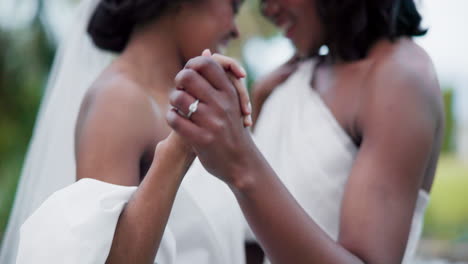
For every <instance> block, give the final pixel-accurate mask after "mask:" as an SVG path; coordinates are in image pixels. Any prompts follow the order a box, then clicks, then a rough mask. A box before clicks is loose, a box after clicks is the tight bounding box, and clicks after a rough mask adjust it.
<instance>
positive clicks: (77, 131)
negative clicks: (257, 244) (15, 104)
mask: <svg viewBox="0 0 468 264" xmlns="http://www.w3.org/2000/svg"><path fill="white" fill-rule="evenodd" d="M240 4H241V1H239V0H200V1H186V0H180V1H174V0H172V1H169V0H129V1H123V0H122V1H116V0H100V1H98V0H85V1H83V3H82V7H81V10H80V11H79V13H78V18H77V21H75V22H76V23H77V24H75V25H74V28H73V29H72V30H71V31H70V34H69V36H70V38H69V39H67V40H66V41H67V42H66V43H65V45H64V48H61V50H60V52H59V55H58V59H57V62H56V64H55V70H54V72H55V74H54V75H53V77H52V78H51V83H50V84H49V88H48V90H47V94H46V96H45V99H44V103H43V105H42V110H41V114H40V115H39V118H38V124H37V127H36V131H35V135H34V139H33V141H32V144H31V147H30V151H29V154H28V157H27V161H26V164H25V168H24V172H23V176H22V179H21V183H20V187H19V191H18V195H17V198H16V202H15V206H14V211H13V214H12V217H11V220H10V223H9V227H8V230H7V234H6V236H5V239H4V243H3V248H2V253H1V258H0V262H1V263H5V264H9V263H14V262H15V260H16V259H17V262H18V263H33V262H34V263H104V262H106V261H107V263H153V261H155V256H157V257H156V261H157V262H158V263H213V264H215V263H233V264H237V263H243V262H244V258H245V254H244V246H243V241H244V238H243V232H242V226H241V223H242V222H241V218H240V217H241V214H240V211H239V210H238V208H237V205H236V204H235V202H234V199H233V197H232V195H231V194H230V193H229V192H228V189H227V187H225V186H224V185H222V184H221V183H220V182H219V181H213V180H211V179H208V180H203V183H202V184H201V185H197V184H199V182H197V183H194V184H185V185H186V186H187V188H184V186H183V187H181V190H180V191H179V194H178V196H177V199H176V198H175V197H176V192H177V190H178V189H179V186H180V185H181V182H182V179H183V175H184V174H185V172H186V170H187V168H188V166H189V165H190V164H191V162H192V160H193V158H194V154H193V153H192V151H191V149H190V148H188V147H187V146H186V145H185V144H184V143H183V142H182V141H181V140H180V139H179V138H178V137H177V136H175V135H172V136H171V137H169V139H168V140H167V141H166V143H165V144H160V145H159V147H158V149H157V150H156V152H155V148H156V145H157V144H158V142H161V141H162V140H163V139H165V138H166V137H167V136H168V135H169V133H170V131H171V129H170V127H169V126H168V124H167V123H166V120H165V113H166V112H167V110H168V108H170V105H169V93H170V92H171V91H172V90H173V89H174V87H175V83H174V77H175V76H176V74H177V72H179V71H180V70H181V69H182V68H183V65H184V64H185V62H186V61H187V60H188V59H189V58H192V57H195V56H197V55H199V54H201V52H202V51H203V50H204V49H206V48H210V49H211V50H218V49H219V48H220V47H221V46H224V45H226V44H227V43H228V42H229V40H230V39H232V38H235V37H237V35H238V32H237V28H236V25H235V22H234V17H235V14H236V12H237V10H238V8H239V5H240ZM86 32H88V33H89V36H90V37H91V40H92V41H93V42H94V44H95V45H96V46H97V47H99V48H100V49H101V50H105V51H107V52H103V51H99V50H97V49H96V48H94V47H93V45H92V44H91V40H90V39H89V38H88V37H87V36H86ZM109 51H110V52H112V53H113V54H117V56H113V55H112V54H110V53H109ZM213 57H214V59H216V60H217V61H218V62H220V63H221V64H222V65H223V67H225V69H226V70H229V72H230V74H232V76H236V77H237V78H240V77H243V76H244V75H245V73H243V72H242V69H241V68H239V67H238V66H237V65H236V64H235V63H234V62H233V61H231V60H229V59H226V58H223V57H221V56H219V55H216V56H213ZM218 70H220V71H222V73H223V74H224V72H225V71H224V69H223V68H219V69H218ZM231 80H233V81H234V82H236V80H235V78H232V79H231ZM90 86H91V88H89V87H90ZM236 87H237V88H242V87H241V86H236ZM88 88H89V89H88ZM239 92H240V93H242V94H243V95H244V96H243V97H242V98H244V100H243V101H242V105H243V107H244V109H245V115H246V117H245V124H246V125H249V124H250V123H251V121H250V120H249V117H248V113H249V111H250V110H249V109H248V97H247V94H246V91H245V90H242V91H239ZM80 105H81V110H79V109H80ZM188 110H189V109H184V111H182V112H184V113H185V114H189V112H188ZM76 120H78V121H76ZM75 124H76V126H75ZM155 157H156V158H157V159H156V158H155ZM75 160H76V164H75ZM154 161H155V162H154ZM193 171H194V172H193V173H192V174H195V175H196V174H198V173H199V171H197V168H196V166H195V168H193ZM80 179H83V180H80ZM75 180H80V181H79V182H78V183H76V184H73V185H72V186H70V187H67V188H65V189H62V190H61V191H59V192H57V193H55V194H53V195H52V196H51V197H50V198H49V199H48V200H47V202H46V203H44V204H43V205H42V206H41V207H40V208H39V210H37V211H35V210H36V209H37V208H38V207H39V205H41V204H42V203H43V201H44V200H46V198H48V197H49V196H50V195H51V194H52V193H54V192H55V191H57V190H59V189H61V188H64V187H66V186H68V185H70V184H72V183H73V182H74V181H75ZM135 186H139V187H138V188H137V187H135ZM197 192H201V193H202V194H210V195H213V196H216V197H217V199H216V200H208V201H203V200H201V199H203V197H202V194H200V195H196V193H197ZM174 199H176V201H175V203H174V210H173V212H172V215H171V216H170V220H169V223H168V225H167V228H166V222H167V221H168V218H169V213H170V211H171V208H172V205H173V201H174ZM127 202H128V203H127ZM124 206H125V209H123V208H124ZM122 210H123V213H122V214H121V212H122ZM34 211H35V213H34V214H33V215H32V216H31V217H30V215H31V213H32V212H34ZM28 217H30V218H29V220H28V221H27V224H25V225H23V228H22V229H21V230H22V231H21V234H22V237H23V238H22V239H21V243H19V251H18V252H19V253H18V258H16V255H17V247H18V237H19V229H20V226H21V225H22V224H23V222H24V221H25V220H26V218H28Z"/></svg>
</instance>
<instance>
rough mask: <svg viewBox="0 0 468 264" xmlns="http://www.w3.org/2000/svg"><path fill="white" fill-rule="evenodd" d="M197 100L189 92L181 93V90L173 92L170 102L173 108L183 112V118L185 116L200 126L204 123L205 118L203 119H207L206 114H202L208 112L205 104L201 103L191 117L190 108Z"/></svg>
mask: <svg viewBox="0 0 468 264" xmlns="http://www.w3.org/2000/svg"><path fill="white" fill-rule="evenodd" d="M196 100H197V99H196V98H194V97H193V96H191V95H190V94H188V93H187V92H185V91H181V90H176V91H174V92H172V93H171V95H170V97H169V102H170V104H171V106H173V107H174V108H176V109H177V110H178V111H179V112H181V113H182V114H181V115H182V116H184V117H185V118H187V119H190V120H192V122H193V123H195V124H197V125H199V124H202V123H203V122H204V119H205V118H203V117H205V116H206V114H202V113H207V111H206V108H207V106H206V105H205V104H204V103H202V102H199V103H198V105H197V109H196V111H195V112H192V113H191V114H190V117H189V116H188V115H189V113H190V106H191V105H192V104H193V103H195V102H196Z"/></svg>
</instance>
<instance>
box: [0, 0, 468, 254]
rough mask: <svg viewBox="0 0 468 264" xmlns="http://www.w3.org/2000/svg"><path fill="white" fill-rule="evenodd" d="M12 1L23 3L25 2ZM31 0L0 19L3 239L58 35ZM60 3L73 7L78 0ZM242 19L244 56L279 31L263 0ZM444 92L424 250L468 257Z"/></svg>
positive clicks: (454, 129) (465, 210) (460, 166)
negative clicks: (262, 8) (251, 44)
mask: <svg viewBox="0 0 468 264" xmlns="http://www.w3.org/2000/svg"><path fill="white" fill-rule="evenodd" d="M2 1H6V0H2ZM11 2H12V3H16V4H17V5H18V6H20V5H21V4H23V5H24V4H25V2H26V1H24V0H20V1H13V0H11ZM28 2H29V5H30V6H31V5H32V6H33V8H30V9H29V11H28V12H26V13H28V14H29V15H28V16H27V19H23V20H24V21H23V22H21V23H18V24H15V23H5V22H2V23H0V238H1V237H2V233H3V230H4V228H5V226H6V223H7V220H8V215H9V212H10V209H11V206H12V202H13V198H14V194H15V189H16V185H17V182H18V177H19V175H20V172H21V166H22V162H23V158H24V155H25V152H26V150H27V146H28V142H29V139H30V137H31V134H32V129H33V126H34V122H35V117H36V113H37V110H38V107H39V104H40V100H41V96H42V94H43V89H44V86H45V84H46V81H47V76H48V72H49V70H50V67H51V63H52V61H53V56H54V52H55V50H56V47H57V42H58V40H57V39H59V38H58V37H57V36H56V35H54V33H53V32H54V29H53V27H52V25H53V21H54V19H51V18H50V14H49V13H50V12H49V10H48V8H50V6H51V5H50V4H49V5H45V2H46V1H42V0H32V1H28ZM61 2H67V5H68V6H70V7H73V6H74V5H75V4H76V3H77V2H79V1H73V0H69V1H67V0H62V1H61ZM62 4H63V3H62ZM11 5H14V4H11ZM1 7H2V5H0V8H1ZM18 8H19V7H18ZM12 10H16V9H12ZM18 10H19V9H18ZM18 12H19V11H18ZM23 13H24V12H23ZM3 16H5V15H3ZM25 16H26V15H25ZM13 17H14V13H13V15H12V17H11V19H13ZM238 20H239V26H240V29H241V32H242V37H241V38H240V39H239V40H237V41H235V43H233V45H231V47H230V49H229V51H228V53H229V54H230V55H233V56H235V57H237V58H239V59H240V60H242V58H243V56H245V54H244V52H243V48H244V44H245V43H246V42H247V41H248V40H249V39H251V38H253V37H257V38H258V37H259V36H260V37H262V38H265V39H269V38H271V37H274V36H277V34H278V32H276V31H275V30H274V28H273V27H272V26H271V25H270V24H269V23H268V22H266V21H265V20H263V19H262V18H261V16H260V15H259V14H258V1H246V4H244V6H243V8H242V10H241V12H240V15H239V18H238ZM2 21H6V20H5V19H3V20H2ZM51 21H52V22H51ZM248 66H249V65H247V68H249V67H248ZM253 79H255V76H254V78H252V79H251V81H253ZM442 85H444V83H442ZM443 91H444V100H445V110H446V120H447V129H446V134H445V139H444V145H443V154H442V156H441V159H440V163H439V168H438V171H437V177H436V180H435V183H434V187H433V190H432V193H431V201H430V205H429V208H428V210H427V214H426V219H425V227H424V240H423V241H422V243H421V250H420V254H421V255H423V257H431V258H432V257H437V258H446V259H451V260H468V247H467V246H466V245H468V201H467V197H468V195H467V194H466V193H467V192H468V164H467V163H466V162H463V161H462V159H460V158H459V157H458V156H457V155H456V153H455V150H456V149H457V148H456V147H457V137H456V135H457V133H463V132H460V131H459V130H458V127H459V126H458V124H457V119H456V114H455V113H454V109H455V108H454V102H455V99H456V96H457V94H456V93H455V92H454V91H455V89H454V87H451V86H444V89H443ZM460 248H461V249H460Z"/></svg>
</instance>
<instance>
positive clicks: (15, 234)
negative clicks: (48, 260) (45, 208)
mask: <svg viewBox="0 0 468 264" xmlns="http://www.w3.org/2000/svg"><path fill="white" fill-rule="evenodd" d="M98 3H99V0H82V1H81V3H80V6H79V7H78V9H77V12H76V17H75V19H74V21H73V24H72V26H71V28H70V30H69V31H68V35H67V36H66V37H65V39H64V42H63V43H62V44H61V45H60V48H59V50H58V53H57V55H56V58H55V61H54V65H53V68H52V71H51V74H50V77H49V82H48V84H47V87H46V89H45V94H44V97H43V101H42V104H41V107H40V110H39V114H38V116H37V120H36V126H35V129H34V131H33V136H32V139H31V141H30V145H29V149H28V152H27V154H26V158H25V161H24V165H23V170H22V173H21V177H20V180H19V184H18V189H17V192H16V198H15V202H14V205H13V209H12V212H11V216H10V219H9V223H8V226H7V229H6V232H5V236H4V238H3V242H2V247H1V251H0V263H3V264H10V263H15V260H16V254H17V247H18V239H19V229H20V227H21V225H22V224H23V222H24V221H25V220H26V219H27V218H28V217H29V216H30V214H31V213H32V212H33V211H35V210H36V209H37V208H38V207H39V205H40V204H41V203H42V202H43V201H44V200H45V199H46V198H47V197H48V196H50V195H51V194H52V193H53V192H55V191H57V190H59V189H61V188H63V187H65V186H68V185H70V184H72V183H73V182H74V181H75V157H74V129H75V122H76V119H77V116H78V112H79V108H80V104H81V100H82V98H83V96H84V94H85V93H86V90H87V88H88V87H90V85H91V84H92V82H93V81H94V80H95V79H96V78H97V77H98V75H99V74H100V73H101V72H102V70H103V69H104V68H105V67H106V66H108V65H109V63H110V62H111V61H112V59H113V57H114V56H113V55H112V54H110V53H107V52H103V51H100V50H98V49H97V48H96V47H95V46H94V45H93V43H92V41H91V39H90V38H89V36H88V35H87V33H86V28H87V24H88V21H89V19H90V16H91V15H92V13H93V11H94V9H95V7H96V6H97V4H98Z"/></svg>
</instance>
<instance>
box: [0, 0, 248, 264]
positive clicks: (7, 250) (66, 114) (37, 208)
mask: <svg viewBox="0 0 468 264" xmlns="http://www.w3.org/2000/svg"><path fill="white" fill-rule="evenodd" d="M99 1H100V0H81V1H80V6H79V7H78V10H77V12H76V18H75V20H74V23H72V27H71V28H70V29H69V30H68V35H67V37H66V39H65V41H64V42H63V43H61V45H60V47H59V51H58V53H57V56H56V58H55V61H54V66H53V69H52V72H51V77H50V79H49V83H48V85H47V88H46V91H45V95H44V99H43V101H42V104H41V109H40V112H39V114H38V117H37V121H36V126H35V130H34V133H33V137H32V139H31V143H30V146H29V149H28V153H27V155H26V159H25V163H24V166H23V171H22V174H21V178H20V182H19V185H18V190H17V193H16V197H15V202H14V206H13V210H12V213H11V216H10V219H9V222H8V226H7V230H6V232H5V235H4V238H3V241H2V245H1V251H0V263H1V264H13V263H16V262H17V263H28V264H29V263H48V264H59V263H60V264H63V263H66V264H73V263H82V264H91V263H96V264H97V263H100V264H101V263H105V260H106V258H107V255H108V253H109V249H110V246H111V242H112V238H113V234H114V231H115V225H116V223H117V220H118V217H119V215H120V212H121V210H122V208H123V206H124V205H125V203H126V202H127V201H128V199H129V198H130V197H131V195H132V194H133V193H134V192H135V190H136V187H123V186H116V185H112V184H107V183H103V182H99V181H96V180H91V179H85V180H81V181H79V182H77V183H74V182H75V157H74V128H75V122H76V119H77V116H78V111H79V107H80V104H81V100H82V98H83V96H84V94H85V93H86V90H87V89H88V88H89V87H90V86H91V84H92V82H93V81H94V80H95V79H96V78H97V77H98V75H99V74H100V73H101V72H102V70H103V69H105V68H106V67H107V66H108V65H109V63H110V62H111V61H112V59H113V58H114V55H113V54H109V53H106V52H103V51H100V50H98V49H97V48H96V47H94V45H93V44H92V43H91V41H90V38H89V37H88V36H87V33H86V28H87V24H88V21H89V18H90V16H91V14H92V13H93V11H94V9H95V7H96V5H97V3H98V2H99ZM203 172H204V169H203V168H202V166H201V165H200V163H199V162H198V161H195V163H194V165H193V166H192V167H191V169H190V170H189V172H188V173H187V175H186V177H185V179H184V181H183V183H182V186H181V188H180V190H179V192H178V194H177V196H176V200H175V202H174V207H173V210H172V212H171V215H170V218H169V221H168V224H167V228H166V229H165V233H164V237H163V239H162V241H161V246H160V248H159V250H158V254H157V257H156V260H155V261H156V262H157V263H159V264H175V263H177V264H185V263H200V264H219V263H227V264H241V263H244V262H245V253H244V230H245V228H244V225H243V224H242V223H243V222H242V221H243V220H242V219H243V218H242V214H241V212H240V209H239V207H238V205H237V203H236V201H235V198H234V196H233V194H232V193H231V191H230V190H229V188H228V187H227V186H226V185H225V184H224V183H222V182H221V181H219V180H218V179H216V178H214V177H212V176H209V175H207V174H204V173H203ZM33 212H34V213H33ZM25 221H26V222H25ZM23 223H24V225H23ZM20 228H21V233H20Z"/></svg>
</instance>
